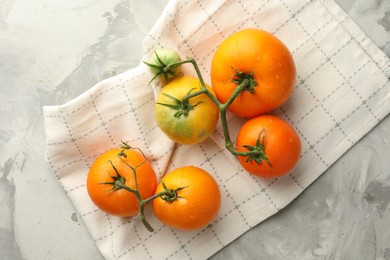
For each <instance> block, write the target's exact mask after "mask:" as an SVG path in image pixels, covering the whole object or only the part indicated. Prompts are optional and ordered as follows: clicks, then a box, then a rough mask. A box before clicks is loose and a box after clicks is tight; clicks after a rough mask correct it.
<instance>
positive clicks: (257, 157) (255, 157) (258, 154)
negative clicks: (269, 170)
mask: <svg viewBox="0 0 390 260" xmlns="http://www.w3.org/2000/svg"><path fill="white" fill-rule="evenodd" d="M243 147H245V148H246V149H248V150H249V153H248V155H247V156H248V158H247V159H246V162H250V161H255V162H256V163H257V164H261V163H262V162H263V161H265V162H266V163H267V164H268V165H269V166H270V167H272V164H271V163H270V161H269V159H268V156H267V155H266V154H265V152H264V149H265V130H264V129H263V130H261V131H260V133H259V136H258V138H257V140H256V145H244V146H243Z"/></svg>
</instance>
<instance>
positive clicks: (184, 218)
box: [152, 166, 221, 230]
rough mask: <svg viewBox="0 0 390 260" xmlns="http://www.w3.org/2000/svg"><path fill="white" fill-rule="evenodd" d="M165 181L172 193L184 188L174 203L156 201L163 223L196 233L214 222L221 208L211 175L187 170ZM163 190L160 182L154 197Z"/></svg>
mask: <svg viewBox="0 0 390 260" xmlns="http://www.w3.org/2000/svg"><path fill="white" fill-rule="evenodd" d="M162 181H163V182H164V183H165V185H166V186H167V187H168V188H169V189H177V188H180V187H185V188H184V189H182V190H180V191H179V192H178V196H179V198H177V199H176V200H174V201H173V202H168V201H165V200H163V199H162V198H160V197H159V198H157V199H154V200H153V202H152V205H153V211H154V214H155V215H156V217H157V218H158V219H159V220H160V221H161V222H162V223H164V224H166V225H168V226H170V227H174V228H177V229H181V230H194V229H199V228H202V227H205V226H207V225H208V224H209V223H210V222H211V221H213V220H214V219H215V217H216V216H217V214H218V211H219V208H220V205H221V193H220V190H219V187H218V184H217V182H216V181H215V180H214V178H213V177H212V176H211V175H210V174H209V173H208V172H206V171H204V170H202V169H200V168H197V167H194V166H187V167H182V168H178V169H176V170H173V171H171V172H169V173H168V174H166V175H165V176H164V177H163V178H162ZM163 190H164V187H163V185H162V182H160V183H159V184H158V186H157V189H156V192H155V193H158V192H161V191H163Z"/></svg>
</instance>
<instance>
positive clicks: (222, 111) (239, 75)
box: [145, 53, 265, 163]
mask: <svg viewBox="0 0 390 260" xmlns="http://www.w3.org/2000/svg"><path fill="white" fill-rule="evenodd" d="M155 55H156V56H158V55H157V53H156V54H155ZM186 63H190V64H192V66H193V68H194V70H195V72H196V75H197V77H198V78H199V81H200V84H201V89H200V90H199V91H196V92H192V93H188V94H187V95H185V96H184V97H183V98H182V100H181V101H180V100H178V101H177V102H180V103H181V104H186V103H188V100H189V99H191V98H193V97H195V96H198V95H201V94H206V95H207V96H208V97H209V98H210V99H211V100H212V101H213V102H214V103H215V104H216V105H217V107H218V109H219V115H220V118H221V124H222V128H223V135H224V139H225V147H226V149H227V150H228V151H229V152H230V153H231V154H233V155H235V156H249V157H250V158H251V159H252V160H255V161H256V162H259V163H260V162H261V161H262V160H264V156H265V154H264V146H256V147H254V146H253V147H247V148H249V150H248V151H238V150H237V149H236V148H234V146H233V142H232V140H231V138H230V133H229V127H228V124H227V119H226V112H227V109H228V107H229V106H230V105H231V104H232V103H233V101H234V100H235V99H236V98H237V97H238V95H240V94H241V93H242V92H243V91H246V90H248V91H253V89H254V87H255V86H256V85H257V83H256V81H254V79H253V77H252V75H251V74H245V73H243V72H240V71H236V74H235V75H232V78H233V77H235V79H233V81H234V82H235V83H237V84H238V85H237V87H236V89H235V91H234V92H233V94H232V95H231V96H230V98H229V99H228V100H227V101H226V102H225V103H221V102H220V101H219V100H218V99H217V98H216V97H215V96H214V95H213V94H212V93H211V92H210V91H209V90H208V89H207V87H206V83H205V81H204V79H203V76H202V74H201V72H200V69H199V66H198V64H197V62H196V60H195V59H194V58H187V59H185V60H180V61H178V62H171V63H166V64H159V65H155V64H154V65H153V68H156V67H157V68H158V71H170V70H172V69H173V68H175V69H176V68H178V67H179V66H181V65H183V64H186ZM145 64H146V65H148V66H150V63H149V62H145ZM156 78H157V77H156V75H154V77H153V79H156ZM160 105H165V106H168V104H160ZM172 109H177V108H173V107H172ZM178 112H179V111H178ZM180 115H182V113H180ZM184 115H185V114H184ZM251 148H253V149H251Z"/></svg>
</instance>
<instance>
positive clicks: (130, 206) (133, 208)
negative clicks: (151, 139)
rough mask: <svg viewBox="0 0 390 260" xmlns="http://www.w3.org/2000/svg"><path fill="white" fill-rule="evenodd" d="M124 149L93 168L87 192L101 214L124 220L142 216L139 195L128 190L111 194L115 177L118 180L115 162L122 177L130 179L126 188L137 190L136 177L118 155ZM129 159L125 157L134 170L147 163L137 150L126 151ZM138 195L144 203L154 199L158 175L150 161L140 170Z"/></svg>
mask: <svg viewBox="0 0 390 260" xmlns="http://www.w3.org/2000/svg"><path fill="white" fill-rule="evenodd" d="M122 150H123V149H121V148H115V149H112V150H109V151H107V152H105V153H103V154H102V155H100V156H99V157H98V158H97V159H96V160H95V161H94V163H93V164H92V166H91V168H90V170H89V173H88V177H87V190H88V194H89V196H90V198H91V200H92V201H93V202H94V204H95V205H96V206H97V207H98V208H100V209H101V210H103V211H105V212H107V213H108V214H110V215H114V216H120V217H130V216H133V215H135V214H137V213H138V212H139V203H138V200H137V198H136V197H135V195H134V194H133V193H131V192H129V191H127V190H124V189H120V190H110V189H111V188H112V187H113V186H112V185H110V184H101V183H104V182H113V178H112V177H111V176H116V175H117V174H116V173H115V171H114V169H113V167H112V165H111V164H110V162H109V161H112V163H113V165H114V166H115V168H116V169H117V170H118V172H119V174H120V175H121V176H122V177H124V178H125V179H126V182H125V184H126V185H127V186H128V187H130V188H133V189H135V188H136V187H135V179H134V174H133V172H132V170H131V169H130V167H129V166H127V165H126V164H125V163H123V162H122V161H121V160H120V159H119V158H118V156H117V155H118V153H120V152H121V151H122ZM124 153H125V154H126V155H127V157H126V158H124V157H121V158H122V159H123V160H124V161H125V162H127V163H128V164H130V165H131V166H132V167H136V166H137V165H140V164H141V163H142V162H144V160H145V158H144V156H143V155H142V153H141V152H140V151H138V150H135V149H130V150H124ZM136 171H137V180H138V191H139V193H140V195H141V197H142V198H143V199H146V198H148V197H150V196H152V195H153V193H154V191H155V189H156V186H157V177H156V174H155V172H154V170H153V168H152V166H151V165H150V163H149V162H148V161H145V162H144V163H143V164H142V165H141V166H139V167H138V168H137V169H136Z"/></svg>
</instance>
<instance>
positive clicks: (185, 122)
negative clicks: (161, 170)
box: [155, 76, 219, 144]
mask: <svg viewBox="0 0 390 260" xmlns="http://www.w3.org/2000/svg"><path fill="white" fill-rule="evenodd" d="M207 88H208V89H209V91H211V92H212V93H214V92H213V91H212V89H211V88H210V87H209V86H207ZM200 89H201V85H200V81H199V79H197V78H194V77H189V76H183V77H179V78H176V79H173V80H172V81H170V82H169V83H168V84H167V85H166V86H165V87H164V88H163V89H162V91H161V93H160V94H159V96H158V97H157V102H156V106H155V118H156V121H157V124H158V126H159V127H160V129H161V130H162V131H163V132H164V133H165V134H166V135H167V136H168V137H169V138H171V139H172V140H173V141H175V142H177V143H180V144H196V143H200V142H202V141H204V140H205V139H206V138H207V137H208V136H209V135H210V134H211V133H212V132H213V131H214V129H215V126H216V124H217V122H218V117H219V109H218V106H217V105H216V104H215V103H214V102H213V101H212V100H211V99H210V98H209V97H208V96H207V95H206V94H201V95H198V96H195V97H192V98H190V99H189V100H188V103H187V104H182V103H181V101H182V98H183V97H184V96H185V95H187V94H189V93H194V92H196V91H199V90H200Z"/></svg>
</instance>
